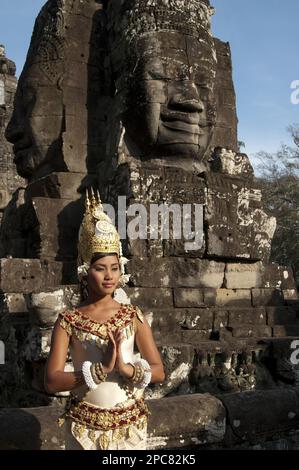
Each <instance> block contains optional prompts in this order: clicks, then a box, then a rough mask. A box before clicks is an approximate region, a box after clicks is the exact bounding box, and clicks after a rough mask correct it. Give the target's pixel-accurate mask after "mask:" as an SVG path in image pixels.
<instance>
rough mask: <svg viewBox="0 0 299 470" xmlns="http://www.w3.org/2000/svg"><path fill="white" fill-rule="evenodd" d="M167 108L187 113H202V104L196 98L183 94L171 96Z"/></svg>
mask: <svg viewBox="0 0 299 470" xmlns="http://www.w3.org/2000/svg"><path fill="white" fill-rule="evenodd" d="M194 95H195V93H194ZM169 107H170V108H172V109H177V110H180V111H185V112H189V113H202V112H203V110H204V105H203V102H202V101H201V100H200V98H199V97H198V96H197V97H196V96H191V95H190V94H188V93H184V92H182V93H176V94H175V95H173V96H172V97H171V99H170V101H169Z"/></svg>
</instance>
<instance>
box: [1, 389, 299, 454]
mask: <svg viewBox="0 0 299 470" xmlns="http://www.w3.org/2000/svg"><path fill="white" fill-rule="evenodd" d="M148 405H149V408H150V412H151V416H150V419H149V427H148V448H149V449H159V448H165V449H166V448H170V449H171V448H179V447H187V446H191V445H192V446H198V447H199V448H201V447H202V446H203V448H205V449H207V448H209V446H211V447H212V448H215V447H216V448H223V447H226V448H232V449H233V448H236V447H237V446H238V445H240V444H242V443H249V444H250V445H254V444H261V443H263V442H266V441H268V440H270V439H273V438H276V437H282V436H284V435H285V434H286V433H289V432H291V431H294V430H296V429H298V426H299V388H292V389H285V388H277V389H272V390H263V391H262V390H259V391H253V392H242V393H231V394H226V395H224V396H222V397H218V398H217V397H215V396H212V395H210V394H193V395H181V396H175V397H169V398H162V399H158V400H149V401H148ZM61 413H62V408H61V407H59V406H48V407H39V408H27V409H21V408H20V409H14V408H10V409H7V408H6V409H2V410H0V450H39V449H40V450H62V449H63V447H64V439H63V431H62V429H61V428H59V427H58V425H57V422H56V419H57V418H58V417H59V416H60V414H61ZM29 431H30V432H29Z"/></svg>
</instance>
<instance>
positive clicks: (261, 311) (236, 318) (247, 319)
mask: <svg viewBox="0 0 299 470" xmlns="http://www.w3.org/2000/svg"><path fill="white" fill-rule="evenodd" d="M228 317H229V319H228V324H229V325H242V324H244V323H245V324H246V323H247V324H250V325H266V323H267V312H266V309H265V308H264V307H257V308H240V309H235V310H234V309H230V310H229V313H228ZM268 324H269V323H268Z"/></svg>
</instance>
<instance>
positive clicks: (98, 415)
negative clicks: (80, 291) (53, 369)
mask: <svg viewBox="0 0 299 470" xmlns="http://www.w3.org/2000/svg"><path fill="white" fill-rule="evenodd" d="M138 320H139V321H142V322H143V315H142V312H141V310H140V309H139V308H138V307H134V306H133V305H123V304H121V307H120V309H119V311H118V312H117V314H116V315H114V316H113V317H112V318H111V319H109V320H108V321H107V322H105V323H99V322H96V321H95V320H92V319H90V318H88V317H87V316H85V315H83V314H82V313H81V312H80V311H79V310H76V309H75V310H73V311H67V312H63V313H62V314H60V317H59V322H60V325H61V326H62V327H63V328H64V329H65V330H66V331H67V333H68V334H69V335H70V336H71V341H70V353H71V357H72V361H73V365H74V369H75V370H80V369H81V368H82V364H83V363H84V362H85V361H90V362H92V363H93V362H102V359H103V356H104V354H105V351H106V348H107V346H108V343H109V336H108V328H109V329H111V330H113V329H117V328H122V329H123V332H124V340H123V342H122V345H121V347H122V354H123V358H124V361H125V362H134V361H136V360H137V357H138V355H135V354H134V339H135V332H136V326H137V324H136V322H137V321H138ZM143 392H144V389H138V388H137V387H135V386H134V385H133V384H131V383H130V382H128V381H126V380H125V379H124V378H123V377H121V376H120V374H119V373H118V372H117V371H113V372H111V373H110V374H108V377H107V380H106V381H105V382H102V383H100V384H99V385H98V386H97V387H96V388H95V389H94V390H90V389H89V388H88V387H87V386H86V385H82V386H80V387H78V388H77V389H76V390H74V391H73V399H72V402H71V407H70V408H69V409H68V411H67V412H66V414H65V418H66V421H65V423H64V426H65V430H66V434H67V435H66V442H72V443H73V447H74V446H75V447H76V445H77V444H78V445H79V446H81V447H82V448H83V449H86V450H92V449H103V450H104V449H105V450H108V449H115V448H123V449H126V448H128V449H130V448H135V449H139V448H140V449H141V448H142V449H143V448H145V445H146V444H145V441H146V427H147V416H148V414H149V413H148V409H147V407H146V405H145V404H144V401H143ZM130 407H131V408H130ZM78 410H79V411H80V413H79V415H78ZM87 410H88V412H87ZM124 410H126V411H124ZM132 413H133V414H132ZM95 423H96V425H95ZM99 423H102V424H101V426H100V427H99V426H98V424H99ZM69 434H71V436H70V435H69ZM74 440H75V441H76V442H77V444H76V443H75V442H74ZM132 446H133V447H132ZM136 446H137V447H136Z"/></svg>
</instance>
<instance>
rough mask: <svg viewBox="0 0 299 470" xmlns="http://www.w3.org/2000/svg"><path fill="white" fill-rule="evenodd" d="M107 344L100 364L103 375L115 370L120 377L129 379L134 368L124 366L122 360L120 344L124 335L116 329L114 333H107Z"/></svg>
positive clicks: (128, 365)
mask: <svg viewBox="0 0 299 470" xmlns="http://www.w3.org/2000/svg"><path fill="white" fill-rule="evenodd" d="M108 335H109V344H108V347H107V350H106V353H105V356H104V358H103V361H102V364H103V369H104V371H105V373H109V372H112V371H113V370H117V371H118V372H119V374H120V375H122V376H124V377H126V378H131V377H132V375H133V374H134V368H133V366H132V365H131V364H126V363H125V362H124V359H123V355H122V350H121V344H122V342H123V340H124V333H123V331H122V330H120V329H118V330H116V331H115V332H112V331H111V330H110V331H108Z"/></svg>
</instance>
